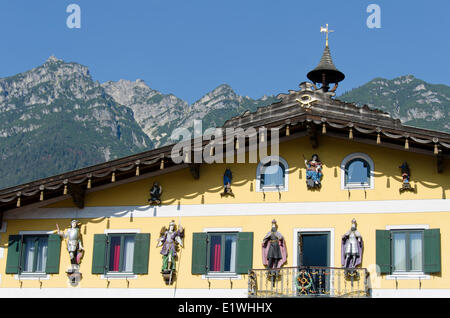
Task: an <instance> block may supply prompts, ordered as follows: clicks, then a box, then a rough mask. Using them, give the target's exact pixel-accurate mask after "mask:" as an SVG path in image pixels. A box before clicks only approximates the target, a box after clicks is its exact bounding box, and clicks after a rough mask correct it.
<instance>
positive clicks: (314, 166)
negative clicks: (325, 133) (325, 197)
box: [303, 154, 322, 189]
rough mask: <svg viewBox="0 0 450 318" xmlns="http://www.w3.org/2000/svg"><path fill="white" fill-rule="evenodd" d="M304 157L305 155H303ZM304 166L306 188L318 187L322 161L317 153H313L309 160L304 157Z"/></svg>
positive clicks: (319, 185)
mask: <svg viewBox="0 0 450 318" xmlns="http://www.w3.org/2000/svg"><path fill="white" fill-rule="evenodd" d="M303 158H305V156H303ZM305 166H306V186H307V187H308V189H314V188H320V187H321V186H322V184H321V183H320V180H321V179H322V162H321V161H320V160H319V156H318V155H317V154H313V155H312V158H311V160H309V161H308V160H306V159H305Z"/></svg>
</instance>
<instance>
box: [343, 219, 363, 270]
mask: <svg viewBox="0 0 450 318" xmlns="http://www.w3.org/2000/svg"><path fill="white" fill-rule="evenodd" d="M362 250H363V240H362V236H361V234H360V233H359V232H358V231H357V229H356V220H355V219H353V220H352V226H351V228H350V230H349V231H347V233H345V234H344V235H343V236H342V244H341V258H342V266H343V267H345V268H346V269H348V271H347V273H350V274H353V272H354V269H355V267H356V266H358V265H359V264H361V260H362Z"/></svg>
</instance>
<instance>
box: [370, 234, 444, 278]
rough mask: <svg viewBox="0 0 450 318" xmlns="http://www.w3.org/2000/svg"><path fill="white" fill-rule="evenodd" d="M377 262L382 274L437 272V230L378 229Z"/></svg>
mask: <svg viewBox="0 0 450 318" xmlns="http://www.w3.org/2000/svg"><path fill="white" fill-rule="evenodd" d="M376 263H377V265H378V266H379V270H380V273H382V274H414V273H419V274H420V273H438V272H440V271H441V245H440V230H439V229H431V230H424V229H392V230H377V231H376Z"/></svg>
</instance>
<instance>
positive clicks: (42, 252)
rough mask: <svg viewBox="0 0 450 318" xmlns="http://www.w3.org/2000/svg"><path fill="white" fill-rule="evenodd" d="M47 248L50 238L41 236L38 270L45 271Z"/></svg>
mask: <svg viewBox="0 0 450 318" xmlns="http://www.w3.org/2000/svg"><path fill="white" fill-rule="evenodd" d="M47 248H48V239H47V238H46V237H41V238H39V245H38V256H37V264H36V272H41V273H43V272H45V265H46V264H47Z"/></svg>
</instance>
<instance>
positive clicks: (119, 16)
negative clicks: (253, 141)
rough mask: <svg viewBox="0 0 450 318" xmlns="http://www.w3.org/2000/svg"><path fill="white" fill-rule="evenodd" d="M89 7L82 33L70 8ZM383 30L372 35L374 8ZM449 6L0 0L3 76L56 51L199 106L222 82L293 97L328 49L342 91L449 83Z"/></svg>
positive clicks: (98, 72) (102, 76)
mask: <svg viewBox="0 0 450 318" xmlns="http://www.w3.org/2000/svg"><path fill="white" fill-rule="evenodd" d="M71 3H75V4H78V5H79V6H80V7H81V29H69V28H68V27H67V26H66V19H67V17H68V16H69V13H66V8H67V6H68V5H69V4H71ZM371 3H375V4H378V5H379V6H380V8H381V29H369V28H368V27H367V25H366V19H367V17H368V16H369V15H370V13H367V12H366V8H367V6H368V5H369V4H371ZM449 16H450V1H448V0H427V1H425V0H423V1H412V0H409V1H403V0H396V1H392V0H389V1H388V0H371V1H364V0H345V1H344V0H342V1H336V0H321V1H301V0H279V1H276V0H222V1H217V0H128V1H124V0H123V1H116V0H109V1H104V0H70V1H67V0H35V1H28V0H27V1H24V0H14V1H10V0H9V1H6V0H3V1H1V3H0V25H1V30H2V33H1V37H2V39H1V50H0V77H6V76H10V75H14V74H17V73H20V72H23V71H26V70H29V69H31V68H33V67H36V66H38V65H41V64H42V63H43V62H44V61H45V60H46V59H47V58H48V57H49V56H50V55H51V54H54V55H55V56H56V57H58V58H62V59H63V60H65V61H71V62H78V63H81V64H83V65H86V66H88V67H89V69H90V71H91V74H92V76H93V78H94V80H98V81H100V82H105V81H107V80H119V79H128V80H135V79H137V78H141V79H143V80H144V81H145V82H146V83H147V84H148V85H149V86H150V87H152V88H153V89H156V90H159V91H161V92H163V93H173V94H175V95H176V96H178V97H180V98H183V99H185V100H187V101H188V102H190V103H192V102H194V101H195V100H197V99H199V98H200V97H201V96H203V94H205V93H207V92H209V91H211V90H212V89H214V88H215V87H217V86H218V85H220V84H222V83H227V84H229V85H231V86H232V87H233V88H234V89H235V91H236V92H237V93H239V94H241V95H248V96H250V97H253V98H258V97H260V96H262V95H263V94H278V93H286V92H287V91H288V90H289V89H297V88H298V83H300V82H302V81H305V80H307V79H306V73H307V72H308V71H310V70H311V69H313V68H314V67H316V65H317V64H318V62H319V60H320V57H321V54H322V51H323V48H324V43H325V35H324V34H323V33H320V32H319V30H320V26H324V25H325V23H328V24H329V25H330V29H332V30H335V32H334V33H332V34H330V49H331V54H332V56H333V60H334V63H335V65H336V66H337V68H338V69H339V70H341V71H342V72H344V73H345V75H346V79H345V80H344V81H343V82H342V83H341V86H340V88H339V91H338V94H340V93H343V92H344V91H346V90H350V89H351V88H354V87H357V86H360V85H362V84H364V83H365V82H367V81H369V80H371V79H373V78H375V77H384V78H389V79H391V78H394V77H397V76H400V75H407V74H412V75H414V76H416V77H418V78H421V79H423V80H425V81H428V82H431V83H440V84H447V85H449V84H450V80H449V75H450V62H449V61H450V54H449V49H450V41H449V40H450V36H449V32H450V22H449V21H450V18H449Z"/></svg>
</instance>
